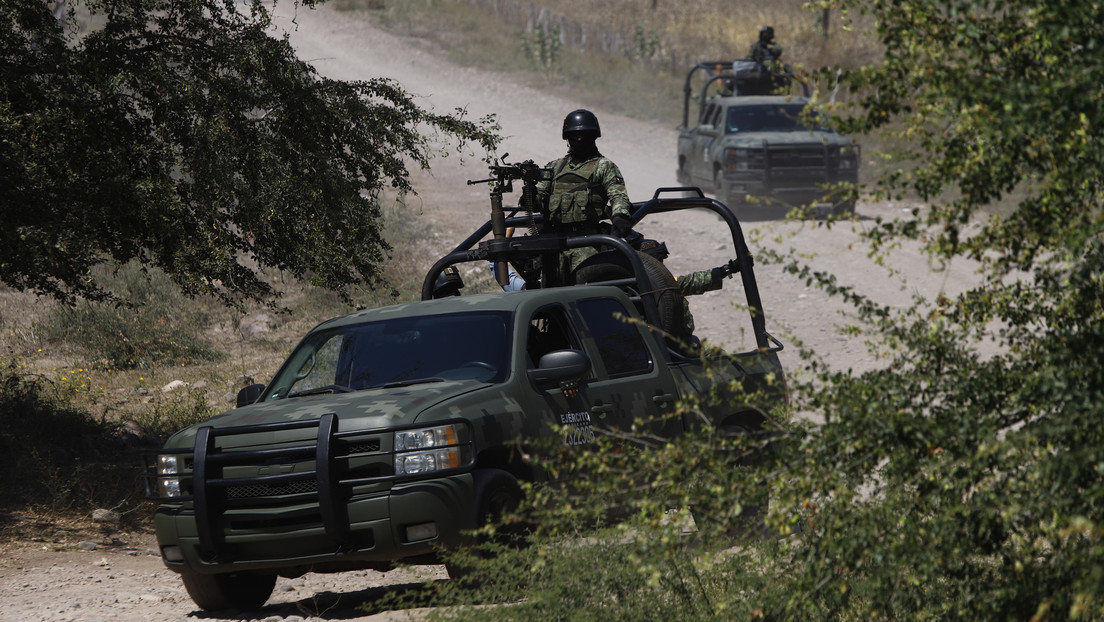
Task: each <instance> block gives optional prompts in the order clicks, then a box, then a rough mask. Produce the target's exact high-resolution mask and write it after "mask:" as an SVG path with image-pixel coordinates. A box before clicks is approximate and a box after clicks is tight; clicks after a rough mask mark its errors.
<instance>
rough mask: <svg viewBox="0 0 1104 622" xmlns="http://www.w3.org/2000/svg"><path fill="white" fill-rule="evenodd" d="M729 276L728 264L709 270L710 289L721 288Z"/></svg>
mask: <svg viewBox="0 0 1104 622" xmlns="http://www.w3.org/2000/svg"><path fill="white" fill-rule="evenodd" d="M726 276H728V266H720V267H717V268H713V269H712V270H710V271H709V291H712V290H714V289H720V288H721V286H722V285H723V284H724V278H725V277H726Z"/></svg>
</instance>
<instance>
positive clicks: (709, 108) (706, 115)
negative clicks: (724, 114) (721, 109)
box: [698, 104, 717, 125]
mask: <svg viewBox="0 0 1104 622" xmlns="http://www.w3.org/2000/svg"><path fill="white" fill-rule="evenodd" d="M716 110H717V106H716V105H715V104H706V106H705V108H702V113H701V118H700V119H698V123H699V124H701V125H705V124H706V123H711V121H710V119H712V118H713V116H714V113H715V112H716Z"/></svg>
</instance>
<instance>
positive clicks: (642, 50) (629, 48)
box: [623, 24, 659, 61]
mask: <svg viewBox="0 0 1104 622" xmlns="http://www.w3.org/2000/svg"><path fill="white" fill-rule="evenodd" d="M623 52H624V54H625V58H627V59H629V60H633V61H638V60H645V59H651V58H655V56H656V54H658V53H659V35H658V34H657V33H656V31H654V30H649V31H648V34H647V35H645V34H644V27H643V26H641V25H639V24H637V26H636V28H635V29H634V30H633V36H632V41H631V42H626V43H625V48H624V50H623Z"/></svg>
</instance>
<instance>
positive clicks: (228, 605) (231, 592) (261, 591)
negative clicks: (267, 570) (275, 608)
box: [180, 572, 276, 611]
mask: <svg viewBox="0 0 1104 622" xmlns="http://www.w3.org/2000/svg"><path fill="white" fill-rule="evenodd" d="M180 578H181V579H183V581H184V589H186V590H188V596H191V597H192V600H193V601H195V604H197V605H199V608H200V609H203V610H205V611H218V610H221V609H258V608H260V607H261V606H262V605H264V604H265V601H267V600H268V597H269V596H271V595H272V588H274V587H275V586H276V575H274V574H239V573H227V574H199V573H195V572H183V573H181V575H180Z"/></svg>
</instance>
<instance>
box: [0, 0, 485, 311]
mask: <svg viewBox="0 0 1104 622" xmlns="http://www.w3.org/2000/svg"><path fill="white" fill-rule="evenodd" d="M297 4H298V3H297ZM315 4H316V2H315V0H304V1H303V2H302V6H304V7H306V8H313V7H314V5H315ZM64 8H65V10H64V11H63V12H62V13H63V16H62V17H61V19H55V17H54V16H53V15H52V14H51V11H50V7H49V6H48V4H47V3H45V2H42V1H41V0H11V1H10V2H5V3H3V5H2V6H0V179H2V180H3V183H0V214H2V217H3V223H4V226H3V229H2V230H0V280H2V281H3V282H4V283H6V284H8V285H10V286H12V287H15V288H19V289H23V290H30V291H34V292H37V293H39V294H47V295H52V296H54V297H56V298H58V299H61V300H63V301H72V300H74V298H75V297H85V298H89V299H105V298H113V297H114V294H113V293H112V292H110V291H108V289H106V288H105V287H103V286H102V284H101V283H100V282H98V281H97V280H96V279H95V277H94V276H93V272H92V268H93V267H95V266H98V265H101V264H106V265H117V264H122V263H126V262H128V261H137V262H140V264H141V265H143V266H150V267H157V268H160V269H162V270H164V271H165V272H166V273H167V274H169V275H170V276H171V277H172V278H173V280H174V281H175V282H176V283H177V284H178V285H179V286H180V287H181V288H182V290H183V291H184V292H186V293H188V294H191V295H195V294H210V295H214V296H216V297H218V298H219V299H221V300H223V301H224V302H226V303H230V304H240V303H241V302H243V301H245V300H271V299H272V297H273V296H275V295H278V293H279V292H277V291H275V290H274V289H273V288H272V287H271V286H270V285H269V284H268V283H266V282H265V281H264V280H263V279H262V278H261V276H260V273H259V272H258V270H259V269H260V268H265V267H268V268H278V269H280V270H283V271H286V272H288V273H289V274H290V275H292V276H294V277H302V278H310V279H311V280H312V281H313V282H314V283H316V284H317V285H320V286H323V287H327V288H331V289H334V290H337V291H341V292H343V291H344V289H345V288H346V287H347V286H349V285H351V284H357V283H363V284H367V285H369V286H376V285H379V284H380V283H379V280H380V265H381V262H382V261H384V259H385V258H386V255H387V253H388V251H389V247H388V245H387V243H386V242H385V241H384V240H383V237H382V235H381V231H380V228H381V226H382V223H381V217H380V206H379V198H380V193H381V191H383V190H384V189H386V188H388V187H390V188H393V189H395V190H396V191H398V192H409V191H411V190H412V188H411V186H410V183H409V180H408V169H407V163H408V162H411V163H413V164H414V165H416V166H420V167H422V168H428V166H429V161H430V157H431V146H432V144H433V141H434V140H437V139H439V138H441V137H444V138H446V139H450V140H456V141H457V142H458V143H459V146H460V148H464V146H465V145H467V144H468V143H476V144H478V145H480V146H482V148H483V149H484V150H485V151H486V152H487V153H490V152H493V149H494V145H495V144H496V141H497V137H496V136H495V135H494V131H495V130H496V129H497V125H495V123H494V121H493V118H484V119H481V120H479V121H472V120H468V119H466V115H465V112H464V111H463V110H456V111H455V112H454V113H453V114H435V113H432V112H429V111H426V110H423V109H420V108H418V107H417V106H416V105H415V104H414V103H413V102H412V100H411V99H410V98H409V96H408V95H407V94H406V93H405V92H404V91H403V89H402V88H401V86H400V85H398V84H396V83H394V82H391V81H388V80H384V79H374V80H367V81H358V82H342V81H335V80H329V79H326V78H323V77H321V76H319V74H318V73H317V72H316V71H315V69H314V68H313V67H312V66H311V65H309V64H308V63H305V62H303V61H301V60H299V59H298V58H296V56H295V53H294V51H293V49H292V47H291V45H290V44H289V42H288V40H287V37H286V35H285V36H284V37H283V38H276V37H274V36H272V35H271V34H270V30H271V29H270V27H271V25H272V21H271V17H272V15H271V9H270V6H269V4H268V3H265V2H261V1H260V0H250V1H249V2H247V3H245V4H241V3H234V2H221V1H219V0H187V1H185V0H149V1H146V2H122V1H116V0H87V1H85V2H70V3H68V4H67V5H66V6H65V7H64ZM78 14H80V15H82V16H83V19H78ZM89 24H96V25H97V26H96V27H94V28H89V26H88V25H89ZM423 132H430V133H436V135H426V134H425V133H423Z"/></svg>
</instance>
